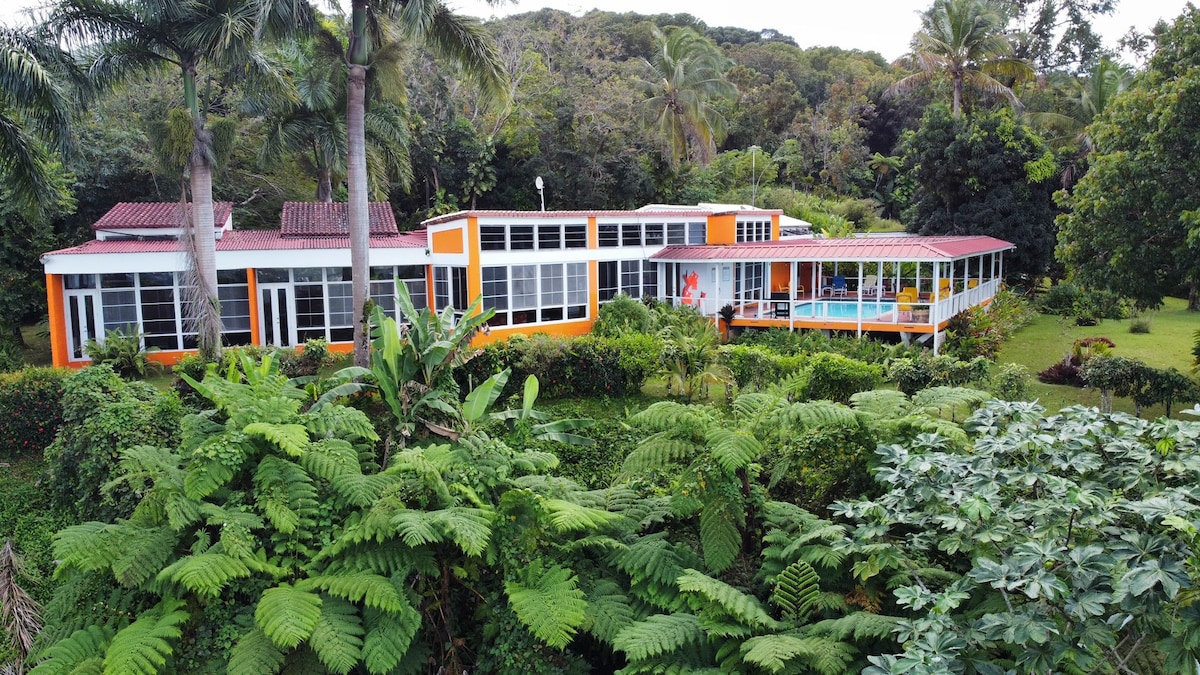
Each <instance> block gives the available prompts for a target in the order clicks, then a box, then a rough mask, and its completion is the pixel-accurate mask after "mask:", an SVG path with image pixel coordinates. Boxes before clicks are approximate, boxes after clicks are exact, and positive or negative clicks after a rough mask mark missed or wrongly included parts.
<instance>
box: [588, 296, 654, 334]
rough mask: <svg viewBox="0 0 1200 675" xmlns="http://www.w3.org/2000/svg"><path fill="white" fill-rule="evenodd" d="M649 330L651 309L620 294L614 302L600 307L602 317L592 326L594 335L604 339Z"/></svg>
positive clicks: (634, 299)
mask: <svg viewBox="0 0 1200 675" xmlns="http://www.w3.org/2000/svg"><path fill="white" fill-rule="evenodd" d="M648 330H650V308H648V307H646V306H645V305H643V304H642V303H641V302H639V301H638V300H637V299H636V298H632V297H630V296H628V295H625V294H624V293H618V294H617V296H616V297H615V298H613V299H612V301H610V302H608V303H606V304H604V305H602V306H601V307H600V316H599V317H598V318H597V319H596V323H595V325H593V326H592V334H593V335H600V336H603V337H617V336H619V335H624V334H626V333H645V332H646V331H648Z"/></svg>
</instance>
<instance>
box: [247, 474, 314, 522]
mask: <svg viewBox="0 0 1200 675" xmlns="http://www.w3.org/2000/svg"><path fill="white" fill-rule="evenodd" d="M254 484H255V486H256V488H257V490H256V491H255V492H256V496H257V498H258V503H259V505H260V506H261V508H262V511H263V514H264V515H265V516H266V517H267V519H268V520H269V521H271V525H273V526H274V527H275V529H277V530H279V531H280V532H282V533H283V534H292V533H293V532H295V531H296V528H298V527H300V524H301V521H302V519H303V518H304V514H305V512H306V511H309V510H311V509H312V508H313V507H315V506H316V504H317V501H316V498H317V491H316V488H315V487H314V486H313V482H312V478H310V477H309V475H308V473H307V472H306V471H305V470H304V469H303V468H302V467H301V466H300V465H299V464H296V463H294V462H290V461H288V460H286V459H283V458H281V457H276V456H273V455H267V456H266V457H263V458H262V459H261V460H260V461H259V463H258V469H257V470H256V471H255V472H254Z"/></svg>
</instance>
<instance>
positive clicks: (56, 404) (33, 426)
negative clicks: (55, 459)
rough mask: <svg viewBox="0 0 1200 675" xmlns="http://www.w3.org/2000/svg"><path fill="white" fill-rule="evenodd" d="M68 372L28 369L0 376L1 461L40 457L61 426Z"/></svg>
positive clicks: (62, 369) (58, 369)
mask: <svg viewBox="0 0 1200 675" xmlns="http://www.w3.org/2000/svg"><path fill="white" fill-rule="evenodd" d="M70 372H71V371H69V370H66V369H65V368H25V369H24V370H18V371H16V372H13V373H5V374H3V375H0V429H3V432H0V459H13V458H15V457H19V456H27V455H37V454H40V453H41V452H42V449H43V448H45V447H46V446H47V445H49V444H50V441H52V440H54V434H55V432H56V431H57V430H58V426H59V424H61V423H62V396H63V379H64V378H65V377H66V376H67V375H68V374H70Z"/></svg>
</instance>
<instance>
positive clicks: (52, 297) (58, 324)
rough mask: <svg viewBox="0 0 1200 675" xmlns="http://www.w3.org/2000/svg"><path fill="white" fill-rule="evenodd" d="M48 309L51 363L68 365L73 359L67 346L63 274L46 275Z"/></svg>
mask: <svg viewBox="0 0 1200 675" xmlns="http://www.w3.org/2000/svg"><path fill="white" fill-rule="evenodd" d="M46 307H47V310H48V311H49V314H50V317H49V318H50V358H51V362H52V363H53V364H54V365H56V366H60V367H61V366H65V365H68V363H69V362H70V360H71V359H70V349H69V347H68V346H67V319H66V309H65V307H64V301H63V283H62V275H61V274H47V275H46Z"/></svg>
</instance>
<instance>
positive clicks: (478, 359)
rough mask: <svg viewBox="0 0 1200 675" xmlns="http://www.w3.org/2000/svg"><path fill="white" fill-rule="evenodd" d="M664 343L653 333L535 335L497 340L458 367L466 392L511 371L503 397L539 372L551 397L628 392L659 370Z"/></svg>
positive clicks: (545, 392)
mask: <svg viewBox="0 0 1200 675" xmlns="http://www.w3.org/2000/svg"><path fill="white" fill-rule="evenodd" d="M661 353H662V343H661V342H660V341H659V340H658V338H655V337H653V336H651V335H644V334H637V333H634V334H628V335H622V336H620V337H599V336H595V335H584V336H582V337H577V338H557V337H551V336H548V335H534V336H532V337H529V338H524V337H513V338H510V339H509V340H507V341H505V342H494V343H491V344H489V345H487V346H486V347H484V348H483V349H482V350H480V352H479V354H477V355H476V356H475V357H474V358H472V359H471V360H470V361H468V362H467V363H466V364H464V365H462V366H460V367H459V368H457V369H456V370H455V378H456V379H457V380H458V383H459V386H460V387H461V388H462V390H463V391H470V390H471V388H472V387H474V386H476V385H478V384H480V383H481V382H483V381H484V380H486V379H487V378H489V377H491V376H492V375H494V374H495V373H498V372H500V371H501V370H504V369H505V368H510V369H512V375H511V376H510V377H509V378H508V385H507V386H506V387H505V388H504V392H503V393H502V394H501V396H502V397H508V396H514V395H518V396H519V395H520V392H521V387H523V386H524V383H525V379H526V378H527V377H528V376H530V375H536V376H537V378H538V384H539V385H540V392H541V395H543V396H546V397H549V398H568V397H579V396H628V395H630V394H636V393H637V392H638V391H639V390H640V389H641V387H642V384H644V383H645V381H646V378H648V377H650V376H651V375H653V374H654V373H655V372H657V371H658V368H659V355H660V354H661Z"/></svg>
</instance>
